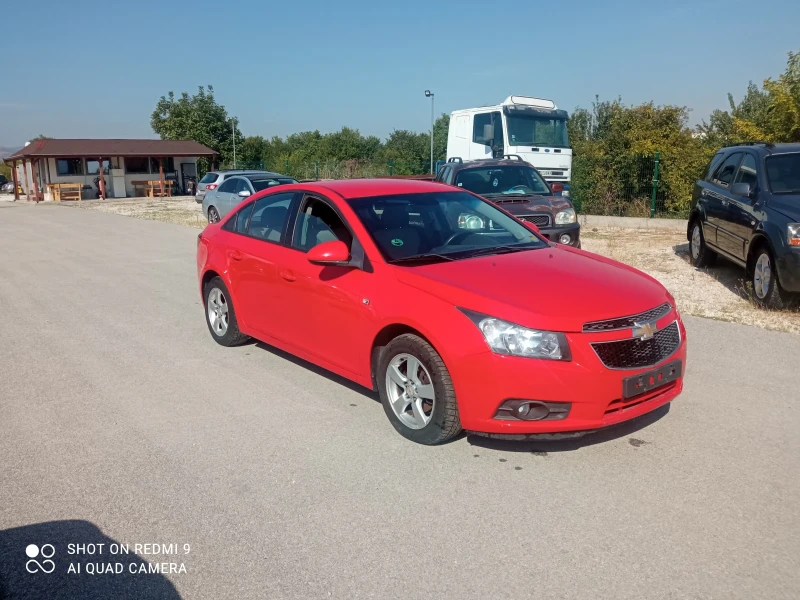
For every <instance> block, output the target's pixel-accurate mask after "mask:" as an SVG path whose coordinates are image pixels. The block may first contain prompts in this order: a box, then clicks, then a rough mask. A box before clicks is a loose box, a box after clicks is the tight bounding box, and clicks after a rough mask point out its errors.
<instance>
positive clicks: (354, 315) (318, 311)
mask: <svg viewBox="0 0 800 600" xmlns="http://www.w3.org/2000/svg"><path fill="white" fill-rule="evenodd" d="M336 239H338V240H341V241H342V242H344V243H345V244H347V245H348V247H350V249H351V253H352V252H353V248H355V247H356V245H357V244H358V240H355V239H354V238H353V235H352V233H351V231H350V229H349V228H348V227H347V225H346V224H345V223H344V221H343V219H342V218H341V216H340V215H339V214H338V213H337V211H336V210H335V209H334V208H333V204H332V203H330V202H329V201H327V200H326V199H322V198H318V197H314V196H307V197H306V198H305V199H304V200H303V202H302V203H301V205H300V210H299V213H298V215H297V219H296V221H295V224H294V231H293V235H292V238H291V248H292V249H291V250H288V251H287V252H286V253H285V254H284V255H283V257H284V258H283V260H282V262H281V264H280V265H279V267H278V275H279V278H280V283H281V284H282V289H283V291H282V292H281V298H282V301H283V302H284V306H285V314H286V316H287V318H286V319H284V320H283V321H282V322H281V334H282V336H284V337H285V338H286V339H289V338H290V339H291V342H292V344H294V345H296V346H297V347H299V348H300V349H302V350H303V351H305V352H307V353H309V354H312V355H314V356H316V357H318V358H320V359H322V360H324V361H328V362H330V363H331V364H333V365H335V366H337V367H339V368H341V369H345V370H347V371H349V372H351V373H355V374H358V375H363V374H364V370H365V368H366V366H367V365H368V364H369V362H368V360H369V357H368V356H367V355H366V351H365V350H364V349H365V348H367V347H368V344H365V343H363V342H364V340H362V339H361V338H362V336H363V335H364V332H365V327H364V323H365V319H367V318H369V315H370V308H369V305H368V303H365V302H364V299H365V297H368V290H369V286H370V285H371V283H372V279H371V275H370V274H369V273H366V272H364V271H362V270H360V269H356V268H349V267H337V266H321V265H314V264H311V263H310V262H308V259H307V258H306V253H307V252H308V251H309V250H310V249H311V248H313V247H314V246H316V245H317V244H320V243H322V242H326V241H330V240H336Z"/></svg>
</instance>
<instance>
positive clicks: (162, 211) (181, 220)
mask: <svg viewBox="0 0 800 600" xmlns="http://www.w3.org/2000/svg"><path fill="white" fill-rule="evenodd" d="M65 204H66V203H65ZM69 205H70V206H74V207H77V208H83V209H88V210H99V211H102V212H107V213H113V214H115V215H123V216H126V217H135V218H137V219H150V220H151V221H164V222H166V223H176V224H178V225H186V226H188V227H195V228H197V229H203V227H205V226H206V223H207V221H206V218H205V217H204V216H203V207H202V205H200V204H198V203H197V202H196V201H195V199H194V197H193V196H185V197H181V196H176V197H173V198H126V199H122V200H84V201H82V202H70V203H69Z"/></svg>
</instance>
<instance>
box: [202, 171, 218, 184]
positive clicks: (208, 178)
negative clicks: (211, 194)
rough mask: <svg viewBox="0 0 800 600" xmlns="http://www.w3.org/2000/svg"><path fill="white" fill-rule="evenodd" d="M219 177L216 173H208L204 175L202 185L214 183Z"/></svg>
mask: <svg viewBox="0 0 800 600" xmlns="http://www.w3.org/2000/svg"><path fill="white" fill-rule="evenodd" d="M217 177H218V175H217V174H216V173H213V172H212V173H206V174H205V175H203V178H202V179H201V180H200V183H214V182H215V181H216V180H217Z"/></svg>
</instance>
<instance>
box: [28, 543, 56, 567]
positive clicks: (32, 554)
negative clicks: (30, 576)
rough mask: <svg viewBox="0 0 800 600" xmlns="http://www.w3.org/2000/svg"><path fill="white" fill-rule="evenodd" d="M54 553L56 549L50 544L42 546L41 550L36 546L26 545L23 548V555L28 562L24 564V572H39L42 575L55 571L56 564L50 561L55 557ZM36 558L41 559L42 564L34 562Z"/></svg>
mask: <svg viewBox="0 0 800 600" xmlns="http://www.w3.org/2000/svg"><path fill="white" fill-rule="evenodd" d="M55 553H56V549H55V548H54V547H53V545H52V544H44V545H42V547H41V548H39V546H37V545H36V544H28V545H27V546H26V547H25V555H26V556H27V557H28V558H29V559H30V560H28V562H26V563H25V570H26V571H28V573H38V572H39V571H41V572H42V573H52V572H53V571H55V570H56V563H54V562H53V561H52V560H50V559H51V558H53V556H55ZM37 557H41V558H42V559H43V560H42V562H39V561H38V560H36V558H37Z"/></svg>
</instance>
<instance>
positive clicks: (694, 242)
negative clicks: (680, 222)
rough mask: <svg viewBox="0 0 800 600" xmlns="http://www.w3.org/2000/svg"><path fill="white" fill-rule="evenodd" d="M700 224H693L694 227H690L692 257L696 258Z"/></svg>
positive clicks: (698, 246) (699, 240) (698, 252)
mask: <svg viewBox="0 0 800 600" xmlns="http://www.w3.org/2000/svg"><path fill="white" fill-rule="evenodd" d="M700 235H701V234H700V225H695V226H694V229H692V258H694V259H695V260H697V257H698V256H700V243H701V241H702V240H701V237H700Z"/></svg>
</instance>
